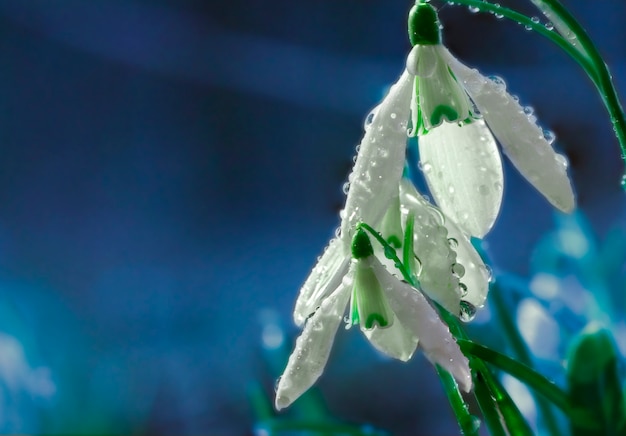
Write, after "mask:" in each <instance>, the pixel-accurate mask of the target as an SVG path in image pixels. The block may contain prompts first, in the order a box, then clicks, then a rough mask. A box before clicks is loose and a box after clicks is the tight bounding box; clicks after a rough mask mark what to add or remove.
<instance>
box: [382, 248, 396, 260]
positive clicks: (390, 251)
mask: <svg viewBox="0 0 626 436" xmlns="http://www.w3.org/2000/svg"><path fill="white" fill-rule="evenodd" d="M395 256H396V250H394V249H393V248H392V247H390V246H385V257H386V258H387V259H393V258H394V257H395Z"/></svg>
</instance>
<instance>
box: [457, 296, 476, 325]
mask: <svg viewBox="0 0 626 436" xmlns="http://www.w3.org/2000/svg"><path fill="white" fill-rule="evenodd" d="M460 307H461V311H460V313H459V319H460V320H461V321H463V322H470V321H471V320H473V319H474V318H475V317H476V306H474V305H473V304H472V303H470V302H469V301H465V300H461V303H460Z"/></svg>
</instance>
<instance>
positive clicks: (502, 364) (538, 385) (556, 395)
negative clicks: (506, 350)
mask: <svg viewBox="0 0 626 436" xmlns="http://www.w3.org/2000/svg"><path fill="white" fill-rule="evenodd" d="M457 343H458V344H459V347H461V350H462V351H463V352H464V353H467V354H469V355H471V356H475V357H478V358H480V359H483V360H485V361H487V362H489V363H491V364H492V365H494V366H496V367H497V368H500V369H501V370H503V371H505V372H506V373H508V374H510V375H512V376H513V377H515V378H517V379H518V380H520V381H521V382H523V383H524V384H526V385H527V386H529V387H530V388H532V389H533V390H535V391H536V392H538V393H539V394H541V395H543V396H544V397H545V398H546V399H547V400H548V401H550V402H551V403H552V404H554V405H555V406H556V407H558V408H559V409H561V410H562V411H563V413H565V414H566V415H567V416H568V418H569V419H570V420H572V421H573V422H577V423H580V424H582V425H589V424H590V421H592V420H593V418H592V417H591V415H589V414H585V413H584V411H583V410H580V409H574V408H572V406H571V405H570V402H569V399H568V396H567V394H566V393H565V392H563V391H562V390H561V389H560V388H559V387H558V386H556V385H555V384H554V383H553V382H552V381H550V380H548V379H547V378H546V377H544V376H543V375H541V374H539V373H538V372H536V371H534V370H533V369H532V368H530V367H528V366H527V365H524V364H523V363H520V362H518V361H517V360H514V359H511V358H510V357H508V356H505V355H504V354H502V353H498V352H497V351H495V350H492V349H490V348H487V347H485V346H482V345H479V344H476V343H474V342H472V341H468V340H463V339H459V340H458V341H457ZM591 423H592V425H593V422H591Z"/></svg>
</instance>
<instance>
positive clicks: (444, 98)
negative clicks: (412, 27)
mask: <svg viewBox="0 0 626 436" xmlns="http://www.w3.org/2000/svg"><path fill="white" fill-rule="evenodd" d="M444 50H445V49H444V48H443V46H441V45H416V46H415V47H413V49H412V50H411V53H410V54H409V56H408V58H407V64H406V68H407V71H408V72H409V73H411V74H413V75H414V76H415V85H414V87H413V99H412V101H411V111H412V122H413V130H412V132H411V133H412V134H417V135H425V134H427V133H428V132H429V131H430V130H432V129H433V128H434V127H437V126H439V125H441V124H442V123H443V122H449V123H458V122H461V121H462V122H471V120H472V118H473V112H472V103H471V101H470V99H469V96H468V95H467V93H466V92H465V89H464V88H463V86H462V85H461V84H460V83H459V82H458V81H457V79H456V77H455V75H454V73H453V72H452V71H451V70H450V68H449V67H448V64H447V62H446V61H445V59H444V58H443V57H442V53H445V51H444Z"/></svg>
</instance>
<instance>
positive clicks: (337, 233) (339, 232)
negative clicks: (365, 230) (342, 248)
mask: <svg viewBox="0 0 626 436" xmlns="http://www.w3.org/2000/svg"><path fill="white" fill-rule="evenodd" d="M335 237H336V238H337V239H339V238H340V237H341V227H337V228H336V229H335Z"/></svg>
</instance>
